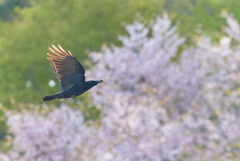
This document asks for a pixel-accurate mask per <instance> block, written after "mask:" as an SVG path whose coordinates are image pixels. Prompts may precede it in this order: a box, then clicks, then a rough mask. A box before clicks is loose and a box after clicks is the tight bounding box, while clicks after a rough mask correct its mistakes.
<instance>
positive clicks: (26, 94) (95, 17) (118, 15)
mask: <svg viewBox="0 0 240 161" xmlns="http://www.w3.org/2000/svg"><path fill="white" fill-rule="evenodd" d="M152 4H157V5H154V6H152ZM158 6H161V4H160V2H157V1H155V0H151V1H141V2H138V1H137V0H132V1H126V0H120V1H112V0H103V1H98V0H92V1H88V0H81V1H79V0H70V1H63V0H61V1H60V0H59V1H58V2H57V3H56V1H49V0H41V1H33V2H32V7H30V8H24V9H16V14H17V15H18V17H17V18H18V20H16V21H15V22H11V23H4V24H3V25H2V26H1V29H0V42H1V46H0V55H1V60H0V78H1V79H0V88H1V102H3V104H4V105H7V106H9V105H10V100H11V98H12V100H13V99H16V101H17V102H20V101H23V102H33V103H41V102H42V97H43V96H44V95H48V94H52V93H56V92H59V91H60V90H61V89H60V86H59V85H57V86H55V87H53V88H52V87H49V86H48V81H49V80H50V79H53V80H55V81H56V82H58V81H57V78H56V77H55V75H56V74H55V73H54V72H53V71H52V70H50V69H49V65H48V64H49V63H50V61H48V60H47V59H46V54H45V53H46V52H49V50H48V47H49V46H51V44H55V45H56V44H61V45H62V47H64V48H66V49H67V50H71V52H72V53H73V54H74V55H75V56H76V57H77V58H78V59H79V60H80V62H82V63H84V60H85V59H86V58H87V52H86V51H87V50H95V51H98V50H99V49H100V48H101V45H102V44H103V43H110V42H111V43H117V42H118V40H117V36H118V35H119V34H122V33H124V32H125V30H124V27H123V26H121V22H122V21H126V22H127V23H130V22H132V21H133V20H134V18H135V15H136V13H137V12H139V11H141V14H142V15H143V16H144V17H148V18H149V19H150V18H151V17H152V14H151V13H152V10H155V11H158V12H160V10H159V9H158ZM27 82H28V83H27ZM26 84H28V86H26ZM57 84H58V83H57ZM12 102H14V101H12Z"/></svg>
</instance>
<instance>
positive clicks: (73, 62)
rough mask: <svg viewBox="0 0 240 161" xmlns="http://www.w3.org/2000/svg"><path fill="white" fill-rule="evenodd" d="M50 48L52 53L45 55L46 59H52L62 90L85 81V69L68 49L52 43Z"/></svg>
mask: <svg viewBox="0 0 240 161" xmlns="http://www.w3.org/2000/svg"><path fill="white" fill-rule="evenodd" d="M52 46H53V49H52V48H49V50H50V51H51V52H53V53H54V54H49V53H47V55H48V56H49V57H47V59H49V60H51V61H52V64H51V65H53V66H54V68H53V70H54V71H55V72H56V73H57V74H58V75H57V77H58V80H59V82H60V84H61V87H62V89H63V90H65V89H67V88H69V87H70V86H72V85H73V84H76V83H83V82H85V76H84V74H85V69H84V68H83V66H82V65H81V64H80V63H79V62H78V60H77V59H76V58H75V57H74V56H73V55H72V53H71V52H70V51H68V52H67V51H66V50H64V49H63V48H62V47H61V46H60V45H58V47H59V48H57V47H56V46H54V45H52Z"/></svg>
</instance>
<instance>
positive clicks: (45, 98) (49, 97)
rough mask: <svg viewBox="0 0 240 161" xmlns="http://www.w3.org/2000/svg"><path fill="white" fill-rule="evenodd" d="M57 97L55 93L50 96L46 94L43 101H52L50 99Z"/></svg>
mask: <svg viewBox="0 0 240 161" xmlns="http://www.w3.org/2000/svg"><path fill="white" fill-rule="evenodd" d="M55 98H57V95H56V94H54V95H50V96H45V97H43V99H42V100H43V101H50V100H53V99H55Z"/></svg>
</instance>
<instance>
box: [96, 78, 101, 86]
mask: <svg viewBox="0 0 240 161" xmlns="http://www.w3.org/2000/svg"><path fill="white" fill-rule="evenodd" d="M95 83H96V85H97V84H98V83H103V80H102V79H101V80H99V81H95Z"/></svg>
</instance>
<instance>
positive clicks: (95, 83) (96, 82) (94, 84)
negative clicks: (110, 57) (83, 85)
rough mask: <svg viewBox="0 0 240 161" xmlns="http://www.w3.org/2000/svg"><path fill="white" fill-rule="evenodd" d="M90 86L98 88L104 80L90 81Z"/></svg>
mask: <svg viewBox="0 0 240 161" xmlns="http://www.w3.org/2000/svg"><path fill="white" fill-rule="evenodd" d="M88 82H89V83H90V84H91V86H96V85H98V84H99V83H103V80H102V79H101V80H97V81H95V80H94V81H88Z"/></svg>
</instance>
